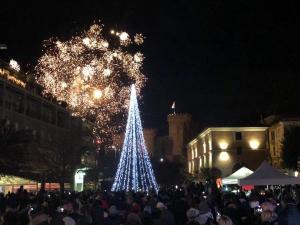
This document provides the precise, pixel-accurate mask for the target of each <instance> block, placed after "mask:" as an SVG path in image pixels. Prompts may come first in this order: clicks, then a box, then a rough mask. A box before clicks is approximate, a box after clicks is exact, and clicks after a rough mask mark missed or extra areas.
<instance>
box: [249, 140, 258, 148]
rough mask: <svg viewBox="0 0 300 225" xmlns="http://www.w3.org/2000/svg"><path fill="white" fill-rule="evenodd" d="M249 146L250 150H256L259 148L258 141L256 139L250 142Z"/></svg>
mask: <svg viewBox="0 0 300 225" xmlns="http://www.w3.org/2000/svg"><path fill="white" fill-rule="evenodd" d="M249 145H250V148H252V149H253V150H256V149H258V147H259V141H258V140H256V139H253V140H250V141H249Z"/></svg>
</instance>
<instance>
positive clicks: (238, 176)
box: [222, 167, 253, 185]
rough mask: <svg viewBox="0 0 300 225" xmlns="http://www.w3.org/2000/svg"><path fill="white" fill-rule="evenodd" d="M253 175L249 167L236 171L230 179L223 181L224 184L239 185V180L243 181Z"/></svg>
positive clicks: (226, 178)
mask: <svg viewBox="0 0 300 225" xmlns="http://www.w3.org/2000/svg"><path fill="white" fill-rule="evenodd" d="M252 173H253V171H252V170H250V169H248V168H247V167H242V168H240V169H239V170H237V171H235V172H234V173H233V174H231V175H230V176H228V177H225V178H223V179H222V184H223V185H227V184H238V180H239V179H243V178H245V177H247V176H249V175H251V174H252Z"/></svg>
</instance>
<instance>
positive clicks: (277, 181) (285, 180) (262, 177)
mask: <svg viewBox="0 0 300 225" xmlns="http://www.w3.org/2000/svg"><path fill="white" fill-rule="evenodd" d="M238 183H239V185H287V184H300V178H298V177H292V176H288V175H285V174H284V173H282V172H280V171H278V170H277V169H275V168H274V167H272V166H271V165H270V164H269V163H267V162H266V161H264V162H262V164H261V165H260V166H259V167H258V168H257V169H256V170H255V171H254V173H252V174H251V175H249V176H247V177H245V178H243V179H239V180H238Z"/></svg>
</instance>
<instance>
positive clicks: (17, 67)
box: [9, 59, 21, 72]
mask: <svg viewBox="0 0 300 225" xmlns="http://www.w3.org/2000/svg"><path fill="white" fill-rule="evenodd" d="M9 66H10V68H12V69H14V70H16V71H18V72H19V71H20V69H21V68H20V65H19V63H18V62H17V61H16V60H13V59H11V60H10V61H9Z"/></svg>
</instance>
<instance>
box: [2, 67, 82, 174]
mask: <svg viewBox="0 0 300 225" xmlns="http://www.w3.org/2000/svg"><path fill="white" fill-rule="evenodd" d="M24 77H25V75H24V74H22V73H19V72H17V71H15V70H13V69H11V68H10V67H9V65H7V64H6V63H4V62H2V61H0V119H1V120H3V119H5V120H7V121H9V123H11V124H13V126H14V129H15V130H16V131H18V130H24V129H25V130H31V131H32V132H33V133H34V136H35V140H36V142H37V145H35V147H37V146H39V148H41V147H42V146H45V147H46V146H47V147H46V148H49V146H51V144H53V143H55V141H57V139H58V138H59V137H63V136H64V135H65V134H66V133H70V134H71V133H72V134H73V133H76V132H77V131H79V133H80V131H81V129H82V121H81V119H78V118H74V117H72V116H71V115H70V113H69V112H68V111H67V110H66V109H65V108H64V107H62V106H60V105H59V104H56V103H53V102H51V101H49V100H47V99H45V98H43V97H42V96H41V95H40V94H38V91H37V89H35V88H29V87H28V86H27V83H26V80H25V78H24ZM76 134H77V133H76ZM30 151H31V149H29V150H28V153H27V154H26V155H27V157H28V161H29V162H30V161H32V162H36V163H37V162H39V159H36V157H35V155H34V154H31V152H30ZM79 161H80V160H79ZM32 172H34V173H36V174H39V173H40V172H41V171H32Z"/></svg>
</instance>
